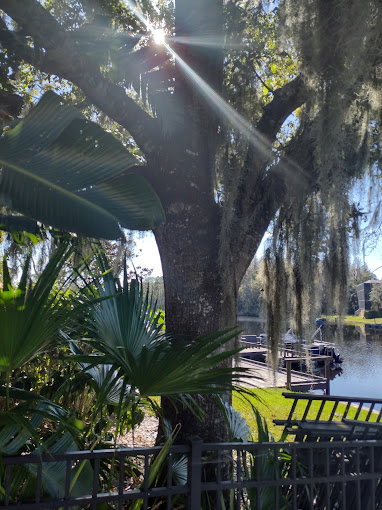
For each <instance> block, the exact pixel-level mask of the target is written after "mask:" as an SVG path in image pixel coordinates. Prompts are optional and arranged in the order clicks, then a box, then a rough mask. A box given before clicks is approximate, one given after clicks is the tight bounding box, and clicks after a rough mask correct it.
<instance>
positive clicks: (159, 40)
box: [153, 28, 166, 44]
mask: <svg viewBox="0 0 382 510" xmlns="http://www.w3.org/2000/svg"><path fill="white" fill-rule="evenodd" d="M153 38H154V42H155V44H164V43H165V40H166V37H165V33H164V30H163V28H157V29H155V30H154V31H153Z"/></svg>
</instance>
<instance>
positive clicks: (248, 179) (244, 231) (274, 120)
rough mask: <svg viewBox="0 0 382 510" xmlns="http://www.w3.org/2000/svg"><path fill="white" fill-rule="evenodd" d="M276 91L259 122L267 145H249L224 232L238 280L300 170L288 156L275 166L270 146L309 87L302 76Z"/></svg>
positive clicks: (306, 94)
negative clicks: (291, 177)
mask: <svg viewBox="0 0 382 510" xmlns="http://www.w3.org/2000/svg"><path fill="white" fill-rule="evenodd" d="M273 94H274V98H273V100H272V101H271V102H270V103H269V104H268V105H267V106H266V107H265V108H264V113H263V115H262V117H261V119H260V120H259V122H258V124H257V126H256V129H257V131H258V132H259V134H260V135H261V137H263V138H265V140H266V141H265V143H266V145H267V147H265V149H264V147H256V146H255V145H254V144H251V145H250V147H249V149H248V151H247V156H246V161H245V164H244V167H243V169H242V174H241V178H240V182H239V185H238V191H237V196H236V197H235V201H234V207H233V210H234V212H233V213H232V219H231V222H230V228H229V232H228V233H227V234H223V235H224V236H226V238H227V239H230V243H229V244H230V251H229V253H227V256H229V257H230V258H232V255H233V254H235V260H236V274H237V280H238V281H241V278H242V276H243V274H244V273H243V271H245V269H246V268H247V266H248V264H249V262H250V260H251V258H252V257H253V254H254V252H255V251H256V249H257V248H258V246H259V244H260V242H261V239H262V237H263V235H264V233H265V232H266V229H267V228H268V226H269V223H270V222H271V220H272V218H273V217H274V215H275V213H276V212H277V210H278V209H279V207H280V206H281V204H282V203H283V201H284V200H285V195H286V189H287V188H286V185H285V180H286V179H287V178H289V176H291V175H293V174H297V175H300V172H301V171H300V168H299V166H298V165H297V164H295V163H294V162H293V160H292V159H289V158H287V157H286V158H282V160H281V161H280V162H279V163H278V164H277V165H273V166H272V160H273V159H274V157H275V155H274V154H273V153H272V152H271V148H272V143H273V142H274V140H275V138H276V136H277V133H278V132H279V130H280V128H281V126H282V125H283V123H284V122H285V120H286V119H287V117H288V116H289V115H291V114H292V113H293V112H294V111H295V110H296V109H297V108H298V107H299V106H301V105H302V104H303V103H304V102H305V101H306V100H307V97H308V90H307V88H306V86H305V84H304V82H303V80H302V78H301V77H297V78H295V79H294V80H292V81H291V82H289V83H287V84H286V85H284V86H283V87H281V88H280V89H277V90H275V91H274V92H273ZM254 233H256V235H254ZM227 244H228V243H227Z"/></svg>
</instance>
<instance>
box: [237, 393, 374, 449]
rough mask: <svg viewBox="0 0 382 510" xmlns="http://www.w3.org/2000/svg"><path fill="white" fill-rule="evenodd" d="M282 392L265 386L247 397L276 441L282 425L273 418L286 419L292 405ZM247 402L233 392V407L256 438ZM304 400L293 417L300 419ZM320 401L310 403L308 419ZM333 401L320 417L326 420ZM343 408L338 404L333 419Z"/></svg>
mask: <svg viewBox="0 0 382 510" xmlns="http://www.w3.org/2000/svg"><path fill="white" fill-rule="evenodd" d="M282 393H287V390H285V388H267V389H254V390H252V391H251V396H250V397H249V401H250V403H252V405H253V406H254V407H256V408H257V410H258V411H259V413H260V414H261V416H262V417H263V418H265V420H266V422H267V425H268V429H269V431H270V433H271V434H272V435H273V437H274V438H275V440H276V441H278V440H279V439H280V437H281V434H282V431H283V427H279V426H276V425H274V423H273V420H274V419H278V420H282V419H286V418H288V415H289V412H290V409H291V407H292V403H293V399H286V398H284V397H283V396H282ZM250 403H249V402H246V401H244V400H243V399H242V398H241V397H240V395H238V394H237V393H234V394H233V407H234V408H235V409H236V411H239V412H240V413H241V415H242V416H244V418H245V419H246V421H247V423H248V425H249V426H250V427H251V431H252V435H253V439H254V440H256V439H257V424H256V418H255V416H254V414H253V411H252V408H251V404H250ZM305 404H306V402H300V403H299V404H298V405H297V407H296V413H295V418H296V419H300V418H301V417H302V415H303V412H304V410H305V408H304V406H305ZM320 405H321V402H319V401H316V402H313V403H312V406H311V411H309V414H308V419H309V418H313V417H314V415H315V414H316V413H317V411H318V409H319V407H320ZM333 405H334V403H333V404H332V403H328V404H326V405H325V407H324V411H323V413H322V416H321V419H322V420H328V419H329V416H330V413H331V411H332V408H333ZM344 410H345V405H339V406H338V411H339V412H338V414H337V413H336V415H335V419H336V418H337V419H338V420H339V419H341V417H342V413H343V411H344ZM355 412H356V409H355V408H354V410H353V412H352V410H350V412H349V414H348V418H350V419H351V418H354V415H355ZM377 416H378V414H377V413H374V414H373V416H372V419H371V421H375V420H376V417H377ZM365 417H366V412H363V413H361V414H360V417H359V419H361V420H362V419H363V418H365Z"/></svg>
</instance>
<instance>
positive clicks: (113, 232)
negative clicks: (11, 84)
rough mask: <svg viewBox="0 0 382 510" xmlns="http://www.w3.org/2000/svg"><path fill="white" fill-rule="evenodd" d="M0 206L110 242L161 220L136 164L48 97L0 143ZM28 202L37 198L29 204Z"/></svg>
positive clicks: (69, 109)
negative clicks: (1, 167) (1, 203)
mask: <svg viewBox="0 0 382 510" xmlns="http://www.w3.org/2000/svg"><path fill="white" fill-rule="evenodd" d="M0 162H1V163H2V164H3V165H4V168H3V170H2V179H1V183H0V192H1V195H2V201H3V204H5V205H8V206H9V207H11V208H13V209H14V210H16V211H18V212H20V213H22V214H24V215H26V216H28V217H31V218H33V219H35V220H40V221H42V222H44V223H45V224H47V225H53V226H54V227H56V228H60V229H62V230H66V231H71V232H77V233H80V234H83V235H87V236H90V237H101V238H106V239H115V238H119V237H121V236H122V232H121V230H120V227H119V225H121V226H123V227H125V228H132V229H141V230H144V229H151V228H154V227H155V226H158V225H159V224H160V223H162V222H163V219H164V213H163V210H162V207H161V205H160V202H159V200H158V198H157V197H156V195H155V193H154V192H153V190H152V189H151V187H150V186H149V184H148V183H147V182H146V181H145V180H144V179H143V177H142V176H140V175H139V173H137V172H134V171H133V169H132V167H133V166H135V165H136V163H137V160H136V159H135V158H134V157H133V156H131V155H130V153H129V152H128V151H126V150H125V148H124V147H123V146H122V145H121V144H120V143H119V142H117V140H115V139H114V137H113V136H112V135H110V134H109V133H107V132H105V131H104V130H103V129H102V128H101V127H100V126H98V125H96V124H94V123H92V122H89V121H87V120H86V119H85V118H84V117H83V116H82V115H81V114H80V113H79V112H78V111H77V110H76V109H74V108H73V107H70V106H65V105H64V104H63V103H62V100H61V99H60V98H59V97H58V96H56V95H55V94H53V93H46V94H45V95H44V96H43V97H42V99H41V100H40V102H39V104H38V105H37V106H36V107H34V108H33V109H32V111H31V112H30V113H29V114H28V115H27V116H26V117H25V118H24V119H23V120H22V121H20V122H19V123H18V124H17V126H16V127H15V128H13V129H12V130H11V131H10V132H9V133H8V134H7V135H6V136H5V137H3V138H2V139H1V140H0ZM36 196H38V197H39V200H36Z"/></svg>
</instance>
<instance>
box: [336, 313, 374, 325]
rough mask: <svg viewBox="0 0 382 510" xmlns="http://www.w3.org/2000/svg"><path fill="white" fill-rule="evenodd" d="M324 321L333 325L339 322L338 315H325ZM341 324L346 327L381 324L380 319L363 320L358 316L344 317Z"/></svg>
mask: <svg viewBox="0 0 382 510" xmlns="http://www.w3.org/2000/svg"><path fill="white" fill-rule="evenodd" d="M326 320H327V322H328V324H335V323H336V321H337V322H338V321H339V316H338V315H327V316H326ZM343 321H344V322H343V323H344V324H345V325H348V326H362V324H381V323H382V317H379V318H377V319H365V318H364V317H358V315H345V317H344V318H343Z"/></svg>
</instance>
